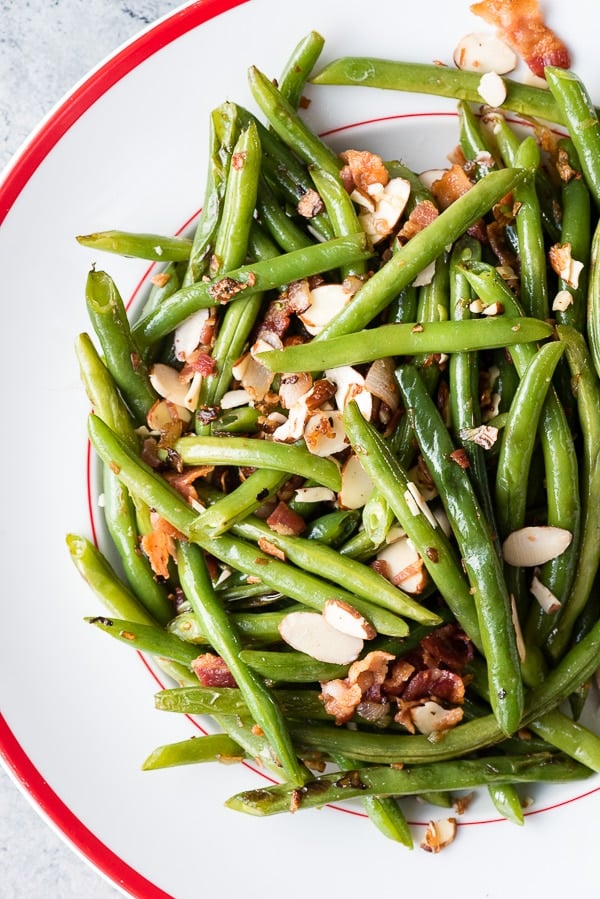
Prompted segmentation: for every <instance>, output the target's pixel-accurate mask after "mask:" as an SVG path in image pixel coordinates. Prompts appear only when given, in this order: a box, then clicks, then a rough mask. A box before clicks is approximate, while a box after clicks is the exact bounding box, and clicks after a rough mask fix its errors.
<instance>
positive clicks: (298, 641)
mask: <svg viewBox="0 0 600 899" xmlns="http://www.w3.org/2000/svg"><path fill="white" fill-rule="evenodd" d="M279 633H280V634H281V638H282V640H284V642H285V643H287V644H288V645H289V646H291V647H292V648H293V649H297V650H298V652H304V653H306V655H309V656H311V658H313V659H317V660H318V661H319V662H333V663H334V664H338V665H349V664H350V663H351V662H354V661H355V660H356V659H357V658H358V657H359V655H360V653H361V652H362V649H363V646H364V643H363V640H362V639H361V638H360V637H354V636H351V635H350V634H344V633H342V631H340V630H338V629H337V628H335V627H332V626H331V624H329V622H328V621H326V619H325V618H324V617H323V615H320V614H319V613H318V612H290V613H289V614H288V615H286V616H285V617H284V618H283V619H282V620H281V622H280V624H279Z"/></svg>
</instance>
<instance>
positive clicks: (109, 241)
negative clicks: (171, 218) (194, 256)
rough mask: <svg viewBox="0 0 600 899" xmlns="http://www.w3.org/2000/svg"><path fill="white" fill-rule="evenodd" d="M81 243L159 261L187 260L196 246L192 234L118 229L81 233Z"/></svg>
mask: <svg viewBox="0 0 600 899" xmlns="http://www.w3.org/2000/svg"><path fill="white" fill-rule="evenodd" d="M77 243H79V244H81V245H82V246H83V247H89V248H90V249H91V250H102V251H103V252H106V253H117V254H118V255H120V256H133V257H137V258H138V259H152V260H154V261H155V262H172V261H175V262H185V261H186V260H187V259H189V257H190V252H191V249H192V241H191V240H190V239H189V238H188V237H169V236H167V235H162V234H140V233H134V232H132V231H114V230H113V231H97V232H96V233H95V234H79V235H78V236H77Z"/></svg>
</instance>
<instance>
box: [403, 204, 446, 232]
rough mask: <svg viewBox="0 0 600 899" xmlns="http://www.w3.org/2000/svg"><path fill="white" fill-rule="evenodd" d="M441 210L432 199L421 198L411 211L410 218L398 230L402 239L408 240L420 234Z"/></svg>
mask: <svg viewBox="0 0 600 899" xmlns="http://www.w3.org/2000/svg"><path fill="white" fill-rule="evenodd" d="M439 214H440V213H439V210H438V208H437V206H435V204H434V203H432V202H431V200H421V201H420V202H419V203H417V205H416V206H415V207H414V209H413V210H412V211H411V213H410V215H409V216H408V219H407V220H406V221H405V223H404V224H403V226H402V228H401V229H400V231H399V232H398V237H399V238H400V240H403V241H408V240H410V239H411V237H414V236H415V234H418V233H419V232H420V231H422V230H423V229H424V228H426V227H427V225H430V224H431V223H432V222H433V221H434V220H435V219H436V218H437V217H438V215H439Z"/></svg>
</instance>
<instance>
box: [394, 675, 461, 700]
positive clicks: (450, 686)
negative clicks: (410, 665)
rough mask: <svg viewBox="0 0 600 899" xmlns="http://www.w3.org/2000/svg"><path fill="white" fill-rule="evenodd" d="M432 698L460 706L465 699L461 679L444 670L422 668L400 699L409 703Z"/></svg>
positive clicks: (408, 684)
mask: <svg viewBox="0 0 600 899" xmlns="http://www.w3.org/2000/svg"><path fill="white" fill-rule="evenodd" d="M432 697H436V698H438V699H443V700H446V701H447V702H451V703H456V704H461V703H462V702H464V698H465V685H464V682H463V679H462V677H461V676H460V675H459V674H455V673H454V672H453V671H447V670H445V669H444V668H424V669H423V671H416V672H415V673H414V675H413V676H412V677H411V678H410V680H409V681H408V683H407V684H406V688H405V689H404V691H403V693H402V699H403V700H406V701H407V702H410V701H411V700H415V699H430V698H432Z"/></svg>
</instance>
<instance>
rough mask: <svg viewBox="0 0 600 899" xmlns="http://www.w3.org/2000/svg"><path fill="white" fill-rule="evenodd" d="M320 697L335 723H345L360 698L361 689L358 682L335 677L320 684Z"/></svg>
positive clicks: (350, 716)
mask: <svg viewBox="0 0 600 899" xmlns="http://www.w3.org/2000/svg"><path fill="white" fill-rule="evenodd" d="M320 699H321V701H322V702H323V705H324V706H325V711H326V712H327V714H328V715H331V716H332V717H333V718H335V723H336V724H345V723H346V722H347V721H350V719H351V718H352V716H353V715H354V712H355V711H356V709H357V707H358V705H359V703H360V701H361V699H362V691H361V689H360V687H359V686H358V684H351V683H348V681H347V680H344V679H342V678H336V679H335V680H330V681H327V682H326V683H323V684H321V693H320Z"/></svg>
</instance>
